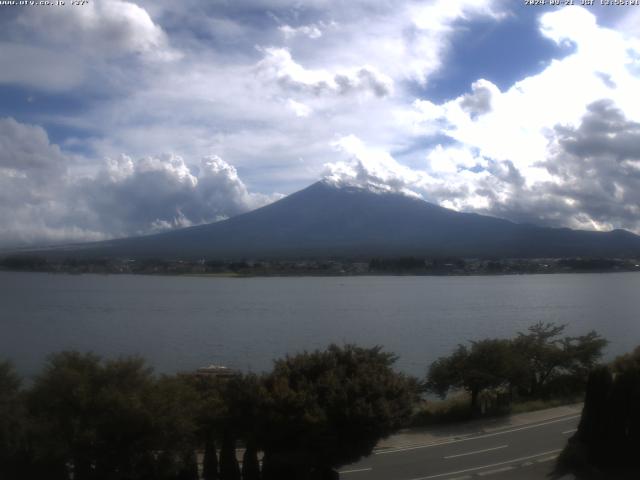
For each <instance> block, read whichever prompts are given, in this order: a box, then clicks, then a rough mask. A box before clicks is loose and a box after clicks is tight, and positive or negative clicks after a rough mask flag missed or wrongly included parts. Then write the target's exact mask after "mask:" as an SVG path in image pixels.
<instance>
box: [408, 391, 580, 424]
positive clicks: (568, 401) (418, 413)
mask: <svg viewBox="0 0 640 480" xmlns="http://www.w3.org/2000/svg"><path fill="white" fill-rule="evenodd" d="M582 400H583V396H582V395H579V396H578V395H576V396H567V397H558V398H551V399H545V400H543V399H535V400H520V401H516V402H514V403H512V404H511V406H510V408H509V409H507V410H502V411H498V412H496V411H494V412H492V413H489V414H485V415H483V416H482V417H478V416H477V415H475V416H474V414H473V412H472V411H471V399H470V397H469V394H468V393H466V392H458V393H455V394H453V395H449V396H448V397H447V398H446V399H444V400H424V401H422V402H421V403H420V404H419V405H418V406H417V407H416V410H415V412H414V414H413V417H412V418H411V420H410V423H409V425H408V426H409V427H428V426H433V425H443V424H450V423H457V422H466V421H469V420H472V419H477V418H490V417H496V416H502V415H511V414H516V413H526V412H534V411H536V410H544V409H547V408H555V407H561V406H563V405H572V404H575V403H580V402H582Z"/></svg>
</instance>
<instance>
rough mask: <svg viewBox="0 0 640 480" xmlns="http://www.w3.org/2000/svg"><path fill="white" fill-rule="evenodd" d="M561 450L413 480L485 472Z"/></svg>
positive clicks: (418, 479)
mask: <svg viewBox="0 0 640 480" xmlns="http://www.w3.org/2000/svg"><path fill="white" fill-rule="evenodd" d="M560 450H561V449H557V450H549V451H548V452H540V453H536V454H535V455H529V456H527V457H520V458H513V459H511V460H506V461H504V462H498V463H492V464H489V465H482V466H480V467H473V468H466V469H464V470H458V471H456V472H447V473H438V474H437V475H429V476H427V477H416V478H412V479H411V480H429V479H431V478H440V477H448V476H450V475H458V474H460V473H468V472H473V471H475V470H484V469H485V468H492V467H499V466H501V465H507V464H509V463H516V462H522V461H524V460H529V459H531V458H536V457H542V456H544V455H550V454H552V453H558V452H559V451H560Z"/></svg>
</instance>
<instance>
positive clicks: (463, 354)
mask: <svg viewBox="0 0 640 480" xmlns="http://www.w3.org/2000/svg"><path fill="white" fill-rule="evenodd" d="M513 357H514V352H513V347H512V344H511V342H510V341H509V340H495V339H494V340H492V339H487V340H481V341H479V342H471V347H470V348H467V347H466V346H464V345H459V346H458V347H457V349H456V350H455V351H454V352H453V353H452V354H451V355H450V356H448V357H441V358H439V359H438V360H436V361H435V362H434V363H433V364H432V365H431V367H430V368H429V372H428V374H427V388H428V389H429V390H431V391H432V392H434V393H437V394H438V395H440V396H442V397H444V396H446V395H447V393H448V392H449V391H450V390H451V389H452V388H453V389H464V390H467V391H468V392H469V394H470V396H471V410H472V412H475V411H476V410H477V407H478V396H479V395H480V393H481V392H482V391H483V390H485V389H489V388H497V387H501V386H508V385H509V384H510V379H511V378H512V377H513V376H514V373H513Z"/></svg>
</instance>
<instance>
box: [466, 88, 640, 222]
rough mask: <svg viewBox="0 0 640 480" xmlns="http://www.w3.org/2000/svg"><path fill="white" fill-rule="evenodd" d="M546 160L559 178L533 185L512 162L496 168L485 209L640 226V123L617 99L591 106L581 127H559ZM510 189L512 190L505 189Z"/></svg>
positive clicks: (534, 218)
mask: <svg viewBox="0 0 640 480" xmlns="http://www.w3.org/2000/svg"><path fill="white" fill-rule="evenodd" d="M551 149H552V155H551V156H550V158H548V159H547V160H546V161H545V162H542V164H541V165H543V166H544V167H546V168H547V170H548V171H549V173H551V174H552V175H554V176H555V177H556V178H558V180H559V181H555V182H550V181H546V182H538V183H536V184H534V185H533V186H532V187H527V186H526V185H525V183H524V181H523V178H522V176H521V175H520V173H519V172H518V171H517V169H515V167H514V166H513V165H512V164H510V162H508V163H506V164H503V165H502V167H501V169H502V170H503V171H502V173H500V171H499V169H496V168H495V167H494V168H493V169H492V173H493V177H491V178H490V179H487V180H486V181H485V182H484V185H483V186H482V187H481V189H480V191H479V192H477V193H480V194H482V195H484V196H486V197H487V198H488V199H489V200H490V207H489V208H487V209H484V211H485V213H490V214H492V215H496V216H501V217H506V218H510V219H512V220H516V221H521V222H523V221H524V222H531V223H540V222H543V223H546V224H547V225H553V226H567V225H569V226H573V227H582V228H610V227H612V228H626V229H629V230H634V231H636V232H637V231H640V124H639V123H636V122H632V121H629V120H627V119H626V118H625V116H624V115H623V114H622V112H621V111H620V110H619V109H618V108H617V107H616V106H615V105H614V103H613V102H612V101H611V100H600V101H597V102H594V103H592V104H591V105H589V106H588V108H587V113H586V114H585V116H584V117H583V119H582V122H581V124H580V125H579V126H578V127H567V126H557V127H556V128H555V138H554V140H553V143H552V145H551ZM504 192H508V195H506V196H504V195H500V193H504Z"/></svg>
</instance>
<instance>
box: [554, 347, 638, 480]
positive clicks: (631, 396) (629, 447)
mask: <svg viewBox="0 0 640 480" xmlns="http://www.w3.org/2000/svg"><path fill="white" fill-rule="evenodd" d="M638 455H640V347H638V348H636V349H635V350H634V351H633V352H632V353H629V354H627V355H622V356H620V357H618V358H617V359H616V360H615V361H614V362H613V363H612V364H611V365H606V366H600V367H599V368H596V369H594V370H593V371H592V372H591V374H590V375H589V381H588V384H587V391H586V396H585V402H584V410H583V412H582V418H581V419H580V424H579V426H578V431H577V432H576V434H575V435H574V436H573V437H572V438H571V439H570V440H569V443H568V445H567V447H566V448H565V450H564V451H563V452H562V455H561V456H560V459H559V462H558V473H559V474H563V473H566V472H571V473H574V474H576V475H577V476H578V478H581V479H597V480H607V479H613V478H615V479H629V480H632V479H637V478H640V461H639V458H638Z"/></svg>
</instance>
